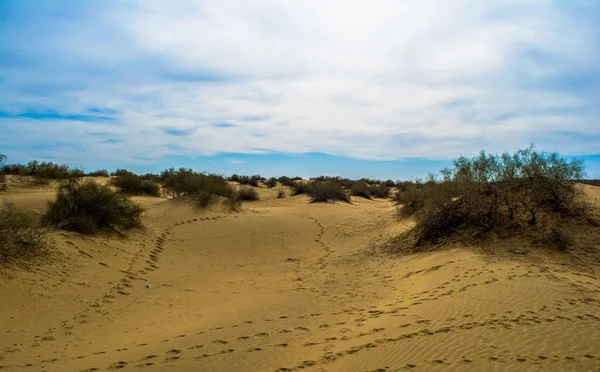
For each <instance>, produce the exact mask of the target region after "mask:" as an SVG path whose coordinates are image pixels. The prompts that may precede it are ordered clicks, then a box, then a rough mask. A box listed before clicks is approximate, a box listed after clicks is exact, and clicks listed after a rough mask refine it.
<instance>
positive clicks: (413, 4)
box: [0, 0, 600, 159]
mask: <svg viewBox="0 0 600 372" xmlns="http://www.w3.org/2000/svg"><path fill="white" fill-rule="evenodd" d="M97 4H100V5H96V6H101V7H102V9H97V8H93V9H89V8H84V9H82V10H81V12H82V13H84V15H85V16H83V15H82V16H81V18H78V19H80V21H79V22H75V21H72V20H70V21H68V20H65V19H64V18H58V19H49V20H48V22H49V24H50V26H51V27H49V28H48V35H47V36H46V40H42V42H40V41H39V40H38V41H37V43H39V44H36V45H37V46H38V47H39V48H40V50H41V51H38V52H39V53H42V52H43V51H44V50H47V51H48V52H50V51H54V53H56V55H55V56H53V55H44V58H48V59H50V60H53V59H55V60H54V62H53V63H51V64H50V66H51V67H44V66H43V65H39V66H34V68H32V69H34V70H35V71H25V70H23V69H20V68H18V69H17V70H14V69H13V70H9V69H8V68H6V67H3V72H4V73H3V74H2V75H1V76H0V77H2V76H4V77H7V76H8V75H9V72H11V73H14V72H17V74H16V75H14V74H13V75H10V77H8V78H9V80H10V81H11V82H12V83H13V84H12V85H11V88H5V89H4V91H3V93H6V94H7V96H8V93H11V92H10V91H9V89H13V88H14V90H15V91H19V94H18V95H14V96H15V97H16V98H14V100H13V101H11V102H9V103H8V104H6V105H5V107H4V108H5V111H10V110H9V109H13V110H16V108H18V107H20V106H31V105H32V104H37V105H41V106H44V107H50V108H52V109H54V110H56V111H68V112H78V111H81V110H85V109H86V108H89V107H108V108H111V109H114V110H116V111H118V112H119V115H118V116H119V119H120V120H121V121H122V123H123V126H118V127H110V128H109V129H106V130H107V131H108V132H109V133H107V135H108V136H112V137H114V138H118V139H121V140H123V145H120V146H115V145H114V144H113V145H107V144H99V143H96V142H94V140H93V138H95V137H93V135H92V134H91V133H94V132H97V131H98V128H97V127H98V126H99V125H89V124H79V123H77V128H76V129H74V128H73V126H74V125H75V124H73V123H69V122H54V123H53V125H54V129H53V131H54V133H55V134H57V133H62V131H65V132H68V131H70V130H76V131H77V132H78V133H79V135H78V136H77V137H76V138H73V139H74V140H76V141H83V140H85V141H88V142H89V143H90V144H91V145H90V146H91V151H95V152H96V153H97V154H98V156H107V155H102V154H106V149H107V148H109V147H108V146H112V147H111V149H115V150H116V148H117V147H118V150H116V151H117V152H116V153H115V152H112V154H113V155H114V156H117V155H116V154H118V156H127V155H129V156H142V155H144V156H151V157H156V158H159V157H162V156H166V155H169V154H186V155H206V154H214V153H216V152H236V153H256V152H260V151H264V150H265V149H268V150H272V151H280V152H326V153H332V154H340V155H347V156H353V157H358V158H369V159H399V158H406V157H425V158H437V159H440V158H449V157H454V156H456V154H458V153H473V152H476V151H478V150H479V149H481V148H483V147H486V148H487V149H489V150H492V151H503V150H513V149H515V148H517V147H523V146H526V145H527V144H528V143H529V142H531V141H536V142H537V144H538V147H540V148H542V149H549V150H559V151H561V152H564V153H567V154H568V153H577V154H585V153H594V152H597V151H598V148H600V126H598V125H597V122H598V119H599V118H600V115H599V111H598V109H597V107H598V104H599V103H600V99H599V98H598V97H600V94H597V93H600V89H599V85H598V84H599V82H600V77H599V76H600V74H599V72H600V71H599V67H598V66H599V65H598V61H600V49H599V48H597V46H596V45H598V42H600V40H599V38H598V36H599V35H600V31H599V30H600V27H599V26H597V24H595V23H594V17H589V13H590V12H591V13H593V12H598V10H599V8H598V7H597V6H594V5H593V4H592V5H590V8H589V9H577V8H574V7H573V6H569V5H567V4H565V3H563V2H560V1H541V2H521V1H508V2H491V1H486V2H482V1H474V0H449V1H443V2H441V1H433V0H429V1H391V0H390V1H377V2H367V1H264V2H248V1H237V2H233V1H228V2H223V1H203V2H196V1H178V2H176V3H172V2H168V3H167V2H164V1H140V2H136V3H127V4H128V5H123V4H122V3H120V4H115V3H110V4H108V3H104V2H99V3H97ZM81 19H84V20H85V22H83V21H81ZM69 22H71V23H69ZM14 27H18V26H14ZM72 27H75V28H77V29H81V30H83V31H82V32H81V33H79V32H71V31H74V30H73V29H72ZM43 41H45V42H43ZM14 48H17V47H16V46H14ZM19 48H21V47H19ZM45 48H47V49H45ZM18 50H20V52H15V53H24V52H23V51H22V50H21V49H18ZM42 62H44V61H42ZM73 66H74V68H72V67H73ZM19 72H20V74H19ZM34 82H37V83H44V84H47V85H49V86H59V87H64V89H58V90H57V91H56V92H54V93H53V94H52V96H46V95H42V96H40V95H39V94H36V93H31V94H25V93H23V92H22V90H20V89H18V88H20V86H22V85H23V84H33V83H34ZM0 89H1V88H0ZM0 109H2V106H0ZM15 123H16V122H15ZM220 123H221V124H222V123H226V124H229V125H230V126H214V124H220ZM45 124H47V123H45ZM7 125H8V124H7ZM10 125H17V124H10ZM32 125H37V124H35V123H34V124H32ZM164 127H170V128H175V129H178V130H182V131H189V132H190V134H189V135H185V136H170V135H166V134H165V133H164V132H163V131H161V128H164ZM46 132H48V131H41V132H39V133H46ZM552 132H559V133H562V134H560V135H557V136H554V137H553V136H552V135H549V133H552ZM565 132H571V133H573V134H576V135H577V136H581V135H585V136H587V138H588V140H587V141H586V142H585V143H564V142H563V141H564V139H565V135H564V133H565ZM46 135H47V136H49V137H52V136H53V133H52V131H50V132H49V133H46ZM33 137H35V134H34V135H33ZM567 138H568V136H567ZM111 156H112V155H111Z"/></svg>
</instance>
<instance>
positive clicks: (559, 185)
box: [395, 146, 584, 247]
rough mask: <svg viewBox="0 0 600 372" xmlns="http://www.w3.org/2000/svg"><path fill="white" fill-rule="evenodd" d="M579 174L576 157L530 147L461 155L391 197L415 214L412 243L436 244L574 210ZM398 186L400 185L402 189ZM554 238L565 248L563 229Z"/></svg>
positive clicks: (401, 208) (580, 165)
mask: <svg viewBox="0 0 600 372" xmlns="http://www.w3.org/2000/svg"><path fill="white" fill-rule="evenodd" d="M583 176H584V167H583V163H582V162H581V161H577V160H572V161H567V160H566V159H564V158H562V157H560V155H559V154H557V153H553V154H549V155H546V154H542V153H538V152H536V151H535V150H534V148H533V146H531V147H529V148H527V149H525V150H520V151H518V152H517V153H515V154H512V155H511V154H508V153H505V154H502V155H489V154H486V153H485V152H484V151H482V152H481V153H480V154H479V156H477V157H474V158H465V157H460V158H458V159H456V160H454V162H453V164H452V166H450V167H448V168H446V169H444V170H443V171H442V172H441V178H442V179H441V180H440V181H439V182H438V181H436V180H435V178H434V177H429V178H428V180H427V182H425V183H422V182H415V183H414V185H413V186H409V187H407V188H406V189H405V190H406V191H400V192H399V193H398V194H397V195H396V197H395V201H396V203H398V204H399V211H400V213H401V214H402V215H404V216H410V215H413V216H415V220H416V226H415V228H414V230H413V231H412V232H411V233H412V234H414V235H415V241H414V245H415V247H420V246H423V245H427V244H433V243H437V242H439V241H440V240H441V239H444V238H447V237H452V236H454V235H455V234H457V233H459V232H461V231H465V232H469V235H470V236H480V235H481V234H485V233H488V232H491V231H497V230H501V229H512V230H515V229H522V228H524V227H526V226H532V225H536V226H538V230H540V229H543V226H540V220H541V219H545V221H546V224H549V221H550V219H551V216H552V215H553V214H561V215H563V216H564V215H566V214H568V213H570V212H571V211H573V210H575V209H576V208H577V205H576V202H575V194H576V189H575V184H574V181H577V180H579V179H581V178H582V177H583ZM401 190H402V189H401ZM555 236H556V238H555V240H556V241H557V242H559V243H557V244H558V245H562V246H563V247H566V246H568V244H566V243H564V244H563V243H562V242H565V241H568V239H567V238H565V236H566V235H565V234H564V232H561V233H560V234H555Z"/></svg>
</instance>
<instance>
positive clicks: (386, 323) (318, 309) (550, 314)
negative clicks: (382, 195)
mask: <svg viewBox="0 0 600 372" xmlns="http://www.w3.org/2000/svg"><path fill="white" fill-rule="evenodd" d="M15 185H16V184H15ZM15 185H12V186H11V188H10V189H9V192H8V193H5V194H4V196H0V197H3V198H7V199H9V200H13V201H14V202H15V203H16V204H17V205H18V206H20V207H21V208H24V209H30V210H34V211H41V210H43V209H44V207H45V203H46V202H47V200H50V199H51V198H52V197H53V195H54V190H53V189H52V188H51V187H48V186H46V187H39V188H36V189H31V188H26V187H23V188H19V187H18V185H17V186H15ZM599 190H600V188H593V187H591V186H590V187H586V192H587V193H588V194H589V195H588V196H589V198H590V200H595V202H596V203H597V205H600V197H599V195H600V191H599ZM260 194H261V197H262V198H263V200H262V201H259V202H254V203H246V204H244V207H243V208H242V210H241V212H226V211H221V210H219V208H218V207H215V208H213V210H209V211H198V210H196V209H194V208H192V207H190V206H189V205H186V204H185V203H182V202H178V201H174V200H165V199H158V198H141V197H138V198H134V199H135V200H136V201H139V202H140V203H142V204H143V205H144V206H145V207H146V208H147V212H146V214H145V217H144V222H145V226H146V228H145V230H144V231H138V232H132V233H129V234H128V236H127V237H126V238H121V237H118V236H117V235H115V234H108V233H106V234H101V235H99V236H93V237H88V236H82V235H79V234H75V233H70V232H60V231H57V232H53V233H52V235H51V245H52V247H54V250H55V252H54V253H52V254H50V255H49V256H48V257H46V258H44V259H41V260H38V261H35V262H33V263H31V264H28V265H26V267H20V266H19V267H12V268H10V269H2V270H0V366H2V367H3V369H2V370H3V371H4V370H6V371H20V370H27V371H96V370H99V371H106V370H111V369H121V368H122V369H123V370H132V371H273V372H274V371H295V370H301V369H302V370H306V371H344V372H346V371H405V370H421V371H471V370H473V371H528V370H536V371H538V370H539V371H595V370H600V280H599V277H598V273H600V263H599V262H597V261H596V262H594V261H593V260H588V259H586V256H585V255H583V256H581V255H580V256H578V260H574V259H573V258H572V256H569V255H566V254H558V253H556V254H551V255H548V254H547V253H546V252H537V251H534V252H533V253H532V254H530V255H515V254H511V253H502V252H496V253H494V254H491V253H489V252H488V253H484V252H482V251H481V250H478V249H476V248H475V247H456V248H454V249H450V250H445V251H442V252H436V253H427V254H420V255H414V256H404V257H388V256H382V255H381V254H375V253H373V251H372V250H370V249H369V248H368V247H369V246H371V245H372V244H373V243H377V242H382V241H384V240H386V239H387V238H389V237H391V236H393V235H395V234H397V233H399V232H401V231H402V230H404V229H407V228H409V227H410V224H407V223H404V222H399V221H397V220H396V219H395V217H394V208H393V206H392V205H391V204H390V203H389V202H387V201H380V200H377V201H369V200H364V199H354V204H346V203H336V204H309V203H308V199H307V198H306V197H304V196H297V197H289V198H286V199H276V196H277V191H276V190H267V189H261V190H260ZM596 229H597V228H596ZM590 239H591V238H590ZM590 244H595V245H594V247H593V248H594V249H596V250H598V249H599V248H600V247H599V246H600V242H595V243H594V242H593V241H591V243H590ZM592 256H594V255H592ZM594 257H597V256H594ZM146 283H148V284H150V288H146Z"/></svg>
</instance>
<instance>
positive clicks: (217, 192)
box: [161, 168, 236, 207]
mask: <svg viewBox="0 0 600 372" xmlns="http://www.w3.org/2000/svg"><path fill="white" fill-rule="evenodd" d="M161 178H162V179H163V189H164V190H165V193H166V194H167V195H170V196H172V197H189V198H191V199H195V200H196V203H197V205H198V206H200V207H206V206H208V205H209V204H211V203H212V202H213V201H215V200H216V198H217V197H223V198H226V199H228V200H231V199H236V193H235V191H234V190H233V188H232V187H231V186H230V185H228V184H227V181H226V180H225V178H224V177H223V176H220V175H216V174H205V173H196V172H194V171H193V170H191V169H185V168H180V169H179V170H175V169H173V168H171V169H168V170H166V171H164V172H162V174H161Z"/></svg>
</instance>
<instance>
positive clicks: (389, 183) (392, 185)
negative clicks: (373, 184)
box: [383, 180, 396, 187]
mask: <svg viewBox="0 0 600 372" xmlns="http://www.w3.org/2000/svg"><path fill="white" fill-rule="evenodd" d="M383 184H384V185H386V186H387V187H395V186H396V182H394V181H392V180H387V181H385V182H384V183H383Z"/></svg>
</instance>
